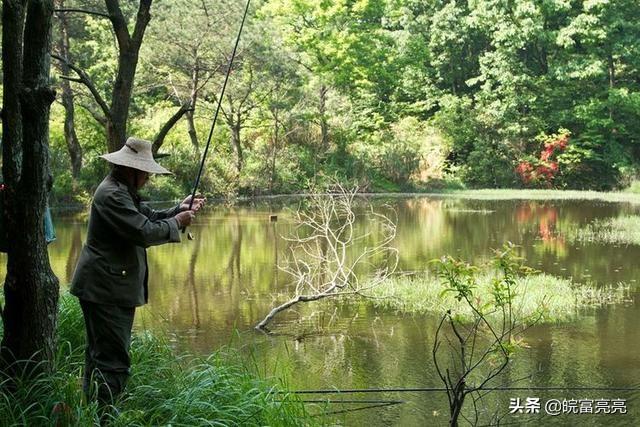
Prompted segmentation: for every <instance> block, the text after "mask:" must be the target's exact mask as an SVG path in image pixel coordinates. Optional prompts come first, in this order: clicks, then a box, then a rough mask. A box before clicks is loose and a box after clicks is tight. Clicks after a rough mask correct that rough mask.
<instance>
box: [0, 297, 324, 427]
mask: <svg viewBox="0 0 640 427" xmlns="http://www.w3.org/2000/svg"><path fill="white" fill-rule="evenodd" d="M83 346H84V326H83V321H82V314H81V312H80V309H79V306H78V303H77V301H76V300H75V299H74V298H71V297H65V298H62V300H61V310H60V321H59V345H58V354H57V357H56V360H55V368H56V369H55V372H53V373H49V374H42V375H40V376H39V377H37V378H36V379H30V380H26V379H24V380H20V379H19V385H18V387H17V388H16V390H15V391H14V392H11V393H10V392H8V391H6V389H5V388H3V389H2V391H0V425H28V426H39V425H42V426H45V425H46V426H51V425H61V426H72V425H73V426H75V425H82V426H91V425H97V424H96V423H97V422H98V419H99V414H98V408H97V405H96V404H95V403H92V404H87V403H85V402H84V401H83V395H82V389H81V376H82V368H83V363H84V360H83V358H84V355H83ZM131 353H132V362H133V369H132V377H131V380H130V382H129V384H128V386H127V391H126V393H125V395H124V396H123V398H122V399H121V400H120V401H119V402H118V403H117V405H116V407H117V411H115V410H114V411H112V412H111V413H110V415H109V416H108V420H109V422H110V424H109V425H112V426H149V425H182V426H196V425H198V426H206V425H217V426H222V425H224V426H227V425H238V426H239V425H242V426H244V425H248V426H252V425H253V426H262V425H313V424H314V423H315V421H314V420H313V419H311V418H309V416H308V415H307V413H306V412H305V409H304V407H303V404H302V403H300V402H299V401H298V400H296V399H295V398H294V397H291V396H288V395H284V394H274V393H272V391H273V390H274V385H273V384H272V383H271V382H269V381H267V380H264V379H259V378H257V377H256V375H255V374H253V373H252V372H250V371H249V369H247V368H246V367H245V366H244V364H243V363H242V362H240V358H239V356H237V355H233V354H231V353H229V352H222V351H219V352H216V353H214V354H213V355H211V356H209V357H196V356H193V355H189V354H177V353H176V351H175V350H173V349H172V348H171V347H170V346H169V344H168V343H167V342H166V341H165V340H164V339H163V338H160V337H158V336H154V335H151V334H139V335H137V336H135V337H134V341H133V343H132V351H131ZM4 381H7V380H6V379H5V380H4Z"/></svg>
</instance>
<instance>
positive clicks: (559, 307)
mask: <svg viewBox="0 0 640 427" xmlns="http://www.w3.org/2000/svg"><path fill="white" fill-rule="evenodd" d="M497 276H498V273H497V272H496V271H494V270H491V269H487V270H485V271H480V272H478V274H477V276H476V288H475V289H474V299H475V300H474V302H475V303H476V304H477V305H479V306H482V305H485V304H491V303H492V298H493V297H492V290H493V285H494V283H495V279H496V277H497ZM445 289H446V288H445V285H443V283H442V281H441V280H440V278H439V277H438V276H437V275H435V274H434V273H432V272H429V271H426V272H421V273H418V274H411V275H397V276H395V277H392V278H389V279H387V280H386V282H385V283H383V284H381V285H380V286H379V287H377V288H375V289H374V291H373V292H372V293H373V295H372V296H374V297H375V298H373V299H371V301H372V302H373V304H374V305H376V306H378V307H382V308H387V309H392V310H397V311H399V312H403V313H408V314H428V313H441V312H443V311H446V310H451V312H452V314H454V315H458V316H461V317H463V318H471V316H472V312H471V309H470V308H469V307H468V305H466V304H464V303H463V302H461V301H458V300H456V298H455V297H454V295H453V294H451V293H447V292H445ZM513 292H514V296H513V307H514V310H517V315H518V316H519V317H520V318H528V317H536V318H538V319H539V322H548V323H552V322H559V321H567V320H571V319H574V318H575V317H576V316H577V315H579V314H581V313H583V312H584V310H585V309H588V308H591V307H594V306H602V305H606V304H616V303H624V302H626V301H629V300H630V296H629V286H628V285H626V284H624V283H618V284H615V285H610V286H596V285H594V284H578V283H573V282H572V281H571V280H569V279H565V278H561V277H556V276H553V275H550V274H544V273H535V274H530V275H523V276H518V277H517V278H516V279H515V284H514V286H513Z"/></svg>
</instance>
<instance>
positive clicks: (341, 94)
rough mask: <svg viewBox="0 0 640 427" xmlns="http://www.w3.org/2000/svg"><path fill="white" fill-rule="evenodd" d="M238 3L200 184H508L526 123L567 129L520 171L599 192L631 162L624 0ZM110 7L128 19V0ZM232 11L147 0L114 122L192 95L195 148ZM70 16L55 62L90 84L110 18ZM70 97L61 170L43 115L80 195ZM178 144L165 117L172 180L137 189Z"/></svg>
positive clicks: (85, 100)
mask: <svg viewBox="0 0 640 427" xmlns="http://www.w3.org/2000/svg"><path fill="white" fill-rule="evenodd" d="M77 5H78V6H83V5H84V2H82V1H80V2H77ZM71 6H73V5H71ZM254 7H255V9H252V10H251V11H250V17H249V20H248V24H247V27H246V28H245V32H244V34H243V38H242V42H241V45H240V52H241V54H240V55H239V56H238V58H237V59H236V62H235V65H234V69H233V70H232V74H231V79H230V82H229V87H228V88H227V95H228V96H227V97H225V100H224V104H223V107H224V111H223V114H222V115H221V116H220V118H219V121H218V124H217V131H216V134H215V135H214V142H215V144H214V147H215V148H214V150H213V152H212V154H211V157H210V160H209V161H208V163H207V166H206V170H205V174H204V176H203V181H202V189H203V191H204V192H205V193H207V194H209V195H216V196H225V197H235V196H237V195H255V194H265V193H281V192H296V191H300V190H304V189H305V188H306V183H307V182H308V181H309V180H312V181H314V180H318V179H319V180H322V176H332V177H333V176H337V177H338V178H339V179H341V180H343V181H344V183H345V185H350V184H353V183H357V184H359V185H360V186H361V187H362V188H366V189H370V190H372V191H380V190H382V191H402V190H416V189H421V188H425V185H426V184H425V182H426V181H429V180H442V179H445V177H448V178H453V179H455V180H458V181H460V182H462V183H463V184H464V185H466V186H468V187H472V188H477V187H491V188H494V187H516V186H520V185H522V184H523V182H522V180H520V179H519V178H518V176H517V174H516V172H515V168H516V167H517V163H518V161H520V160H525V159H531V158H538V156H539V153H540V147H539V141H537V140H536V137H537V136H539V135H551V134H553V133H554V132H557V130H558V129H562V128H565V129H567V130H568V131H569V132H570V133H571V144H570V145H569V146H568V148H567V150H566V151H565V152H563V153H560V154H558V155H557V159H556V160H557V162H558V169H559V171H558V173H557V174H556V175H555V176H554V178H553V179H552V180H546V181H544V182H535V183H531V182H529V183H524V184H525V185H528V186H538V187H553V188H562V189H595V190H609V189H614V188H621V187H623V186H625V185H626V184H628V182H629V181H630V179H631V178H632V177H634V176H635V173H636V169H637V166H638V159H639V158H640V136H639V135H640V81H639V80H638V79H637V75H638V72H639V69H640V60H639V59H638V58H640V4H639V3H638V2H637V1H634V0H619V1H591V2H584V1H579V2H566V1H550V2H532V1H529V0H516V1H513V2H508V3H504V2H495V1H493V0H478V1H474V2H440V1H434V0H398V1H390V0H384V1H376V2H372V1H368V0H358V1H346V0H336V1H324V2H317V1H312V0H266V1H264V2H262V3H260V4H259V5H255V6H254ZM123 8H124V9H125V15H126V16H125V17H126V19H127V20H129V21H130V22H132V21H133V19H135V6H134V5H129V4H127V5H123ZM241 13H242V7H241V5H239V4H236V3H233V2H231V3H229V2H223V3H222V4H220V3H219V2H218V3H216V2H212V1H211V0H207V1H204V2H201V3H198V4H197V5H193V4H192V3H191V2H188V1H183V0H180V1H176V2H172V3H171V4H170V5H169V4H158V5H155V4H154V6H153V7H152V14H153V16H154V18H153V19H152V21H151V23H150V25H149V28H148V31H147V33H146V36H145V41H144V43H143V47H142V51H141V57H140V65H141V66H140V67H139V69H140V72H139V75H138V76H137V77H136V88H135V91H134V98H133V104H132V108H131V119H130V123H129V126H130V128H129V129H130V132H131V133H135V134H137V135H139V136H144V137H147V138H150V139H151V138H154V137H155V135H156V134H157V132H158V131H159V129H160V128H161V126H162V125H163V124H164V123H165V122H166V121H167V119H168V118H169V117H170V116H171V115H172V114H173V113H174V112H175V111H176V109H177V108H178V106H179V105H181V104H183V103H185V102H194V105H193V107H195V112H194V115H193V126H194V127H195V130H196V133H197V140H198V141H199V144H200V145H201V146H200V150H202V148H203V147H202V144H203V143H204V141H205V139H206V135H207V134H208V129H209V125H210V120H211V118H212V115H213V111H214V109H215V106H216V105H215V103H216V100H217V96H218V94H219V90H220V85H221V82H222V80H223V78H224V72H225V71H226V65H225V64H226V60H227V58H228V54H229V52H230V49H231V46H232V44H233V34H234V33H235V32H234V31H233V30H235V29H236V25H237V22H238V19H239V17H240V16H241ZM74 16H75V18H74V19H73V20H71V21H70V22H71V28H70V37H71V54H72V60H73V62H74V63H75V64H77V65H78V66H80V67H81V68H82V69H84V70H85V71H86V72H87V74H88V76H89V77H90V78H91V79H92V80H93V81H94V83H95V85H96V87H97V89H98V91H99V92H100V93H101V94H102V95H103V97H105V98H108V97H109V94H110V91H111V89H112V85H113V81H112V78H113V77H112V76H113V73H114V70H115V67H116V64H117V62H116V59H117V56H116V54H117V52H116V49H115V48H114V44H113V36H112V33H111V30H110V23H109V22H108V20H104V19H101V18H99V17H95V16H91V15H87V14H81V15H77V16H76V15H74ZM73 87H74V90H75V91H76V103H77V104H78V105H80V104H82V105H83V106H85V107H88V108H89V109H91V110H94V112H95V111H97V110H98V108H97V107H96V105H95V103H92V101H91V95H90V94H89V93H88V92H87V91H86V89H83V88H82V86H81V85H79V84H77V83H73ZM85 107H78V108H76V121H77V123H76V128H77V129H76V130H77V132H78V135H79V138H80V142H81V144H82V147H83V149H84V165H85V166H84V168H83V171H82V177H81V179H80V180H79V182H78V183H74V182H72V180H71V178H70V176H69V169H70V168H69V167H68V164H67V162H66V160H65V153H66V151H65V148H66V147H65V143H64V138H63V137H62V120H61V117H62V114H63V111H62V109H60V108H54V111H53V113H52V157H51V158H52V170H53V175H54V178H55V183H56V184H54V192H53V195H52V200H53V201H55V202H57V203H63V202H64V203H67V202H70V201H77V200H86V199H87V198H88V195H90V194H91V192H92V189H93V188H95V186H96V185H97V182H99V180H100V179H101V178H102V176H104V172H105V169H106V168H105V167H104V165H102V164H101V161H99V160H96V159H97V156H98V155H99V154H103V153H104V150H105V135H104V127H103V125H102V124H99V123H97V122H96V121H95V120H94V118H93V115H92V114H91V113H89V110H88V109H87V108H85ZM234 123H235V124H236V125H238V126H239V128H240V131H239V134H238V135H239V139H240V142H239V146H240V149H241V151H242V152H243V154H244V159H243V160H244V161H243V165H242V166H241V170H236V169H237V164H238V162H237V160H238V157H239V154H238V152H237V151H238V150H237V149H234V147H233V146H232V142H231V139H232V138H231V137H232V136H234V135H236V134H234V133H233V132H232V131H231V127H232V126H233V125H234ZM195 144H196V141H195V140H192V135H190V134H189V133H188V127H187V126H186V123H185V120H184V119H182V120H181V121H180V122H178V124H177V125H176V127H175V128H174V129H173V130H172V131H171V132H170V133H169V135H168V136H167V139H166V141H165V146H164V147H163V151H169V152H171V153H172V155H173V156H175V157H174V158H172V159H168V160H167V161H166V163H167V164H170V166H171V167H170V169H172V170H174V171H175V172H176V175H175V180H174V181H172V183H169V181H165V180H161V183H158V185H157V188H152V189H151V191H150V192H151V193H153V194H155V195H156V196H157V197H161V198H167V197H173V196H174V195H175V194H180V193H184V192H185V190H187V191H188V190H189V188H190V186H191V185H192V182H193V180H194V174H195V171H194V170H195V169H196V167H197V166H196V164H197V162H198V160H197V153H196V152H195V151H196V150H195V149H194V146H195ZM554 161H555V160H554ZM317 176H319V177H317ZM438 182H439V181H438ZM427 186H428V185H427ZM169 187H174V188H173V189H171V188H169Z"/></svg>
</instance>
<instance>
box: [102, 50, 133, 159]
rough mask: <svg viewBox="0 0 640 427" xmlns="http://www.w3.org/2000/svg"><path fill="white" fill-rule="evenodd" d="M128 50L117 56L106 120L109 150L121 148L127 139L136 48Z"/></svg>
mask: <svg viewBox="0 0 640 427" xmlns="http://www.w3.org/2000/svg"><path fill="white" fill-rule="evenodd" d="M138 48H139V46H138ZM128 50H132V51H131V52H129V51H125V52H122V51H121V52H120V55H119V57H118V75H117V77H116V81H115V83H114V85H113V92H112V95H111V117H110V118H109V120H108V121H107V145H108V149H109V151H110V152H112V151H117V150H119V149H120V148H122V146H123V145H124V143H125V141H126V139H127V120H128V119H129V104H130V103H131V92H132V90H133V79H134V76H135V73H136V67H137V65H138V50H135V51H133V49H128Z"/></svg>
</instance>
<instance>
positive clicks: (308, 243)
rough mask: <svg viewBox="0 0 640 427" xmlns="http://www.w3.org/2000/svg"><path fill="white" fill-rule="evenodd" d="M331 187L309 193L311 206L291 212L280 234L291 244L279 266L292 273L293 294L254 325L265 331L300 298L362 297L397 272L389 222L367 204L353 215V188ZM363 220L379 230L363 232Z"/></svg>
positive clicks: (391, 223) (394, 230) (396, 255)
mask: <svg viewBox="0 0 640 427" xmlns="http://www.w3.org/2000/svg"><path fill="white" fill-rule="evenodd" d="M334 187H335V188H334V191H333V192H332V193H330V194H318V193H316V194H314V195H312V196H311V197H310V199H309V200H308V201H309V208H307V209H302V208H298V210H297V211H295V212H294V213H293V217H294V223H295V226H294V228H293V231H292V232H291V235H289V236H285V237H283V239H284V240H285V241H286V242H288V243H289V245H290V246H289V257H288V258H287V260H286V261H285V263H284V264H283V265H279V266H278V268H279V269H280V270H282V271H284V272H285V273H287V274H289V275H290V276H291V277H292V279H293V283H294V284H295V291H294V295H293V296H292V297H291V298H289V299H288V300H287V301H286V302H284V303H282V304H280V305H278V306H277V307H274V308H273V309H272V310H271V311H270V312H269V314H268V315H267V316H266V317H265V318H264V319H263V320H262V321H261V322H260V323H258V325H257V326H256V328H257V329H259V330H262V331H267V324H268V323H269V322H271V321H272V320H273V318H274V317H275V316H276V315H277V314H278V313H280V312H282V311H284V310H286V309H288V308H290V307H292V306H293V305H295V304H298V303H300V302H311V301H317V300H320V299H324V298H329V297H339V296H345V295H353V296H366V295H365V292H366V291H367V290H370V289H372V288H374V287H376V286H378V285H380V284H381V283H382V282H384V281H385V280H386V278H387V277H389V275H391V274H392V273H393V272H394V271H395V269H396V266H397V264H398V251H397V249H396V248H394V247H392V246H391V243H392V241H393V240H394V239H395V236H396V225H395V223H394V222H393V220H391V219H390V218H389V217H387V216H385V215H384V214H382V213H380V212H376V211H374V209H373V208H372V207H371V206H369V207H368V209H365V210H364V211H363V212H362V213H361V214H356V211H355V210H354V205H355V197H356V194H357V189H352V190H347V189H345V188H344V187H342V186H341V185H339V184H334ZM357 220H360V221H357ZM363 223H364V224H366V227H367V229H379V230H380V232H379V233H378V234H374V233H372V232H370V231H366V230H365V231H363V230H361V229H360V228H359V227H358V224H363ZM365 238H366V239H367V241H366V243H365V240H364V239H365ZM363 245H364V247H363ZM365 277H366V279H365Z"/></svg>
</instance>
